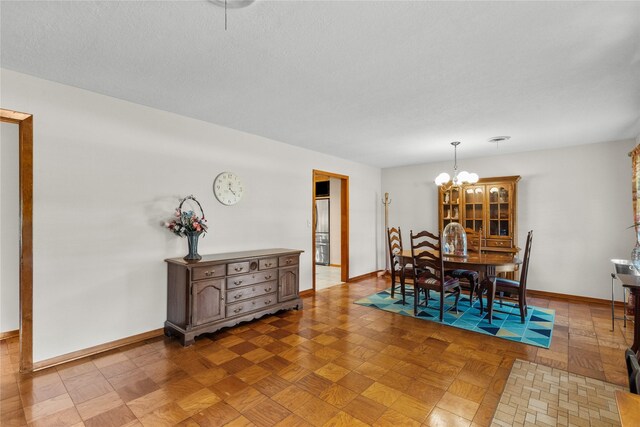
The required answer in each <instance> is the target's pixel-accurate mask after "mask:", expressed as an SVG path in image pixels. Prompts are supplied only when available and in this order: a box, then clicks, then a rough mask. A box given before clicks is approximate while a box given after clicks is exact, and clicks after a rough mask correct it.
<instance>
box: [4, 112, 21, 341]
mask: <svg viewBox="0 0 640 427" xmlns="http://www.w3.org/2000/svg"><path fill="white" fill-rule="evenodd" d="M18 129H19V126H18V125H17V124H15V123H6V122H2V123H0V130H1V133H0V182H1V183H2V185H1V186H0V189H1V190H2V191H1V192H0V196H1V197H0V236H2V238H1V239H0V332H9V331H15V330H17V329H18V328H19V327H20V171H19V158H20V154H19V153H20V147H19V146H20V136H19V133H18Z"/></svg>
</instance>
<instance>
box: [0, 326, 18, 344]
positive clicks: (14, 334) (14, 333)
mask: <svg viewBox="0 0 640 427" xmlns="http://www.w3.org/2000/svg"><path fill="white" fill-rule="evenodd" d="M18 335H20V330H19V329H16V330H14V331H7V332H0V341H3V340H8V339H9V338H13V337H17V336H18Z"/></svg>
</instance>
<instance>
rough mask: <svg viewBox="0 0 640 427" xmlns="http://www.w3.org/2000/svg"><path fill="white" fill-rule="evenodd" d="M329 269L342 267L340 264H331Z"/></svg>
mask: <svg viewBox="0 0 640 427" xmlns="http://www.w3.org/2000/svg"><path fill="white" fill-rule="evenodd" d="M329 267H342V266H341V265H340V264H329Z"/></svg>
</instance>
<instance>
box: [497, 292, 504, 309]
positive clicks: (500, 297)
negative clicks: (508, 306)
mask: <svg viewBox="0 0 640 427" xmlns="http://www.w3.org/2000/svg"><path fill="white" fill-rule="evenodd" d="M502 297H504V292H500V293H499V294H498V299H499V300H500V308H502Z"/></svg>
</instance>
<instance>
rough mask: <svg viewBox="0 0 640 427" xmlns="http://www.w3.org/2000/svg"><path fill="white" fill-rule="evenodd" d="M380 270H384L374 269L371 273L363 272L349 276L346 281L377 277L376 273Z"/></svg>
mask: <svg viewBox="0 0 640 427" xmlns="http://www.w3.org/2000/svg"><path fill="white" fill-rule="evenodd" d="M380 271H384V270H376V271H372V272H371V273H365V274H361V275H359V276H355V277H350V278H349V279H348V280H347V283H349V282H357V281H358V280H363V279H370V278H372V277H373V278H375V277H378V273H380Z"/></svg>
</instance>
